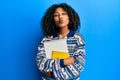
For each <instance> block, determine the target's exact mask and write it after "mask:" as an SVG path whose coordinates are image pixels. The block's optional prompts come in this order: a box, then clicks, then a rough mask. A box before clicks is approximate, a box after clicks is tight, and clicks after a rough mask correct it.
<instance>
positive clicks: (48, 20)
mask: <svg viewBox="0 0 120 80" xmlns="http://www.w3.org/2000/svg"><path fill="white" fill-rule="evenodd" d="M59 7H61V8H63V9H64V10H65V11H66V12H67V13H68V16H69V21H70V22H69V25H68V28H69V30H78V28H79V27H80V18H79V16H78V14H77V12H76V11H75V10H74V9H73V8H72V7H71V6H69V5H67V4H66V3H60V4H54V5H52V6H51V7H49V8H48V9H47V11H46V12H45V15H44V16H43V18H42V20H41V26H42V29H43V32H44V35H45V36H51V35H54V34H57V33H59V29H58V27H56V25H55V22H54V13H55V10H56V9H57V8H59Z"/></svg>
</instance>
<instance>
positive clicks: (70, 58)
mask: <svg viewBox="0 0 120 80" xmlns="http://www.w3.org/2000/svg"><path fill="white" fill-rule="evenodd" d="M74 61H75V59H74V57H69V58H67V59H64V65H70V64H73V63H74Z"/></svg>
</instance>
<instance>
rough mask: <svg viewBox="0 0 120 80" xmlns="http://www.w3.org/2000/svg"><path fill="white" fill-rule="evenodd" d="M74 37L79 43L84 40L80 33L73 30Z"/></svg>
mask: <svg viewBox="0 0 120 80" xmlns="http://www.w3.org/2000/svg"><path fill="white" fill-rule="evenodd" d="M74 38H76V39H77V40H78V41H79V42H80V44H85V40H84V38H83V36H82V34H81V33H78V32H77V31H75V33H74Z"/></svg>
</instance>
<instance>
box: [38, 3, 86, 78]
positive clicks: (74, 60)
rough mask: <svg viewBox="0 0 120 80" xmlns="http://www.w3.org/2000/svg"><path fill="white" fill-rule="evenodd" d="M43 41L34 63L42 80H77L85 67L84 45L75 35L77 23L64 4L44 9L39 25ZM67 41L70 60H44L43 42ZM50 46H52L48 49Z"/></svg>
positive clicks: (75, 15) (73, 13)
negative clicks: (40, 73)
mask: <svg viewBox="0 0 120 80" xmlns="http://www.w3.org/2000/svg"><path fill="white" fill-rule="evenodd" d="M41 24H42V29H43V32H44V35H45V37H44V38H43V40H42V41H41V43H40V44H39V46H38V54H37V57H36V62H37V66H38V68H39V70H40V71H41V72H42V73H43V76H42V79H43V80H80V73H81V71H83V69H84V64H85V42H84V40H83V37H82V36H81V34H79V33H78V32H77V30H78V29H79V26H80V19H79V16H78V14H77V13H76V12H75V10H74V9H73V8H72V7H70V6H69V5H67V4H66V3H61V4H54V5H52V6H51V7H50V8H48V9H47V11H46V13H45V15H44V16H43V18H42V21H41ZM61 38H66V39H67V47H68V52H69V55H70V57H69V58H67V59H59V58H57V59H55V60H53V59H47V58H46V53H45V50H44V45H43V44H44V42H47V41H51V40H54V39H61ZM51 46H52V45H51Z"/></svg>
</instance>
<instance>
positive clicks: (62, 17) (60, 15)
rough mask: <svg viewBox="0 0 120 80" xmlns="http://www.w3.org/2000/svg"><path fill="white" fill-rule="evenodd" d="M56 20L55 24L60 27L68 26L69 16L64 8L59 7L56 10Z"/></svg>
mask: <svg viewBox="0 0 120 80" xmlns="http://www.w3.org/2000/svg"><path fill="white" fill-rule="evenodd" d="M54 22H55V25H56V26H57V27H59V28H64V27H68V24H69V16H68V13H67V12H66V11H64V9H63V8H61V7H59V8H57V9H56V10H55V13H54Z"/></svg>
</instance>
